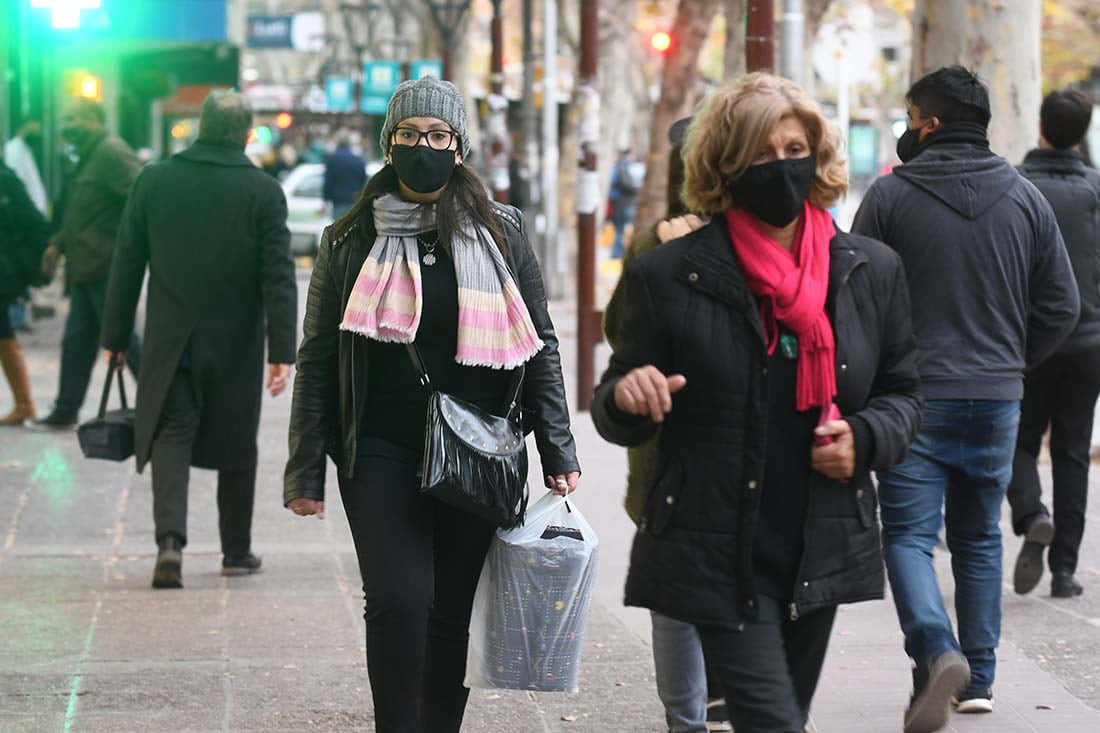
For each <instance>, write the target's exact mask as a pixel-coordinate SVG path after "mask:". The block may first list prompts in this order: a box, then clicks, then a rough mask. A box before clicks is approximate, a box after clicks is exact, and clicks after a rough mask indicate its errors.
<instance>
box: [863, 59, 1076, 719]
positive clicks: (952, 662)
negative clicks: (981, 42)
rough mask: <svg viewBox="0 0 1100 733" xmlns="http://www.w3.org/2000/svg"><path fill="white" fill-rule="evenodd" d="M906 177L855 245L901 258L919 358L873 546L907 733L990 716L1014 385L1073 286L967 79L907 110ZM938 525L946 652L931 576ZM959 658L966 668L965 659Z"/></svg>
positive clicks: (1065, 261) (1070, 300)
mask: <svg viewBox="0 0 1100 733" xmlns="http://www.w3.org/2000/svg"><path fill="white" fill-rule="evenodd" d="M906 103H907V106H908V114H909V129H908V130H907V131H906V132H905V134H904V135H903V136H902V137H901V139H900V140H899V141H898V157H899V158H901V160H902V162H903V163H904V165H901V166H899V167H897V168H895V169H894V172H893V173H892V174H891V175H888V176H885V177H883V178H880V179H879V180H878V181H876V182H875V183H874V184H873V185H872V186H871V188H870V189H869V190H868V191H867V195H866V196H865V197H864V199H863V202H862V204H861V205H860V208H859V211H858V212H857V214H856V218H855V223H854V224H853V226H852V231H853V232H857V233H859V234H863V235H866V236H869V237H875V238H877V239H881V240H882V241H883V242H885V243H886V244H887V245H889V246H890V247H891V248H893V249H894V250H896V251H897V252H898V254H900V255H901V258H902V261H904V262H905V273H906V276H907V278H908V280H909V289H910V292H911V293H912V297H913V328H914V330H915V332H916V335H917V343H918V344H920V374H921V385H922V388H923V391H924V397H925V400H926V403H925V412H924V424H923V426H922V428H921V433H920V435H919V436H918V437H917V440H916V442H915V443H914V445H913V447H912V449H911V450H910V452H909V456H908V458H907V459H906V460H905V462H904V463H902V464H901V465H899V466H897V467H896V468H895V469H893V470H891V471H886V472H883V473H881V474H879V480H880V482H881V484H880V495H881V497H882V523H883V545H884V547H885V551H886V567H887V569H888V571H889V574H890V587H891V590H892V591H893V596H894V604H895V606H896V607H897V611H898V618H899V620H900V622H901V628H902V631H903V632H904V633H905V649H906V652H907V653H908V654H909V656H910V657H911V658H912V659H913V660H914V662H915V664H916V667H915V669H914V673H913V686H914V697H913V701H912V703H911V704H910V706H909V710H908V712H907V713H906V718H905V724H906V730H907V731H912V732H914V733H918V732H919V731H933V730H938V729H939V728H940V727H942V726H943V725H945V724H946V722H947V717H948V713H949V709H950V701H951V699H952V696H953V695H955V693H958V695H957V696H956V697H955V702H956V703H957V705H956V708H957V710H958V711H959V712H963V713H970V712H973V713H978V712H989V711H991V710H992V709H993V698H992V696H993V692H992V687H993V679H994V673H995V670H996V648H997V644H998V641H999V639H1000V628H1001V555H1002V552H1003V550H1002V547H1001V529H1000V517H1001V504H1002V503H1003V501H1004V495H1005V491H1006V489H1007V488H1008V483H1009V480H1010V478H1011V473H1012V454H1013V451H1014V449H1015V446H1016V430H1017V424H1018V421H1019V416H1020V403H1019V400H1020V398H1021V397H1022V396H1023V371H1024V369H1025V367H1033V366H1035V365H1037V364H1038V363H1039V362H1041V361H1042V360H1043V359H1045V358H1046V357H1048V356H1049V355H1050V354H1051V353H1053V352H1054V350H1055V349H1056V348H1057V347H1058V345H1059V344H1060V343H1061V342H1062V341H1063V339H1065V337H1066V335H1067V334H1068V333H1069V332H1070V330H1072V328H1073V325H1074V323H1076V321H1077V313H1078V299H1077V287H1076V285H1075V284H1074V280H1073V273H1072V271H1071V270H1070V263H1069V258H1068V257H1067V256H1066V248H1065V245H1063V243H1062V236H1061V234H1059V232H1058V223H1057V221H1056V220H1055V218H1054V212H1053V211H1051V208H1050V204H1048V203H1047V201H1046V199H1044V198H1043V196H1042V195H1041V194H1040V193H1039V192H1038V191H1037V190H1035V187H1034V186H1032V185H1031V184H1030V183H1028V182H1027V180H1025V179H1024V178H1023V177H1022V176H1020V174H1019V173H1017V172H1016V169H1015V168H1013V167H1012V165H1010V164H1009V163H1008V161H1006V160H1004V159H1003V158H1001V157H999V156H997V155H995V154H994V153H993V152H991V151H990V149H989V139H988V137H987V135H986V128H987V127H988V125H989V119H990V111H989V94H988V92H987V91H986V88H985V85H984V84H982V82H981V81H980V80H979V79H978V78H977V77H976V76H974V74H972V73H971V72H969V71H967V70H966V69H963V68H961V67H957V66H956V67H948V68H943V69H940V70H938V71H934V72H932V73H931V74H928V75H927V76H925V77H924V78H922V79H920V80H919V81H917V82H916V83H915V84H913V86H912V87H911V88H910V89H909V92H908V94H907V95H906ZM945 522H946V527H947V545H948V547H949V548H950V550H951V558H952V570H953V573H954V578H955V608H956V610H957V612H958V619H959V638H958V639H957V640H956V638H955V634H954V631H953V629H952V627H951V620H950V619H949V618H948V616H947V611H946V609H945V608H944V604H943V597H942V596H941V594H940V590H939V586H938V585H937V583H936V576H935V570H934V568H933V566H932V549H933V548H934V547H935V545H936V541H937V534H938V532H939V530H940V528H941V527H943V526H944V524H945ZM960 651H961V653H960Z"/></svg>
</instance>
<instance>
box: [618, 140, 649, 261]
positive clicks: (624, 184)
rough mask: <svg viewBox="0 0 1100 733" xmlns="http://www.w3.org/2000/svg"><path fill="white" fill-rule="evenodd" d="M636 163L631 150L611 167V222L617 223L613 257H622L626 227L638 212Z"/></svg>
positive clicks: (620, 156) (639, 184) (638, 182)
mask: <svg viewBox="0 0 1100 733" xmlns="http://www.w3.org/2000/svg"><path fill="white" fill-rule="evenodd" d="M635 166H636V163H635V161H634V158H633V156H632V155H631V154H630V151H629V150H624V151H622V152H621V153H620V154H619V161H618V162H617V163H615V167H614V168H612V169H611V223H612V224H614V225H615V243H614V244H613V245H611V257H612V259H616V260H618V259H621V258H622V256H623V249H624V248H625V245H624V241H623V235H624V233H625V232H626V227H627V225H629V224H632V223H633V222H634V215H635V214H637V213H638V192H639V191H640V190H641V188H642V186H641V181H639V180H638V176H637V174H636V173H635Z"/></svg>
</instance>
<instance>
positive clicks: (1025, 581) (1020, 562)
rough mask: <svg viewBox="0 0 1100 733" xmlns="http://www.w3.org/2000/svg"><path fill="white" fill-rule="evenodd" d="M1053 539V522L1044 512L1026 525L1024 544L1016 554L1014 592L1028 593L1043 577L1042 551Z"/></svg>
mask: <svg viewBox="0 0 1100 733" xmlns="http://www.w3.org/2000/svg"><path fill="white" fill-rule="evenodd" d="M1053 540H1054V522H1053V521H1051V518H1050V517H1048V516H1047V515H1045V514H1039V515H1038V516H1036V517H1035V518H1034V519H1032V520H1031V522H1030V523H1028V525H1027V532H1026V533H1024V544H1023V546H1021V547H1020V554H1019V555H1017V556H1016V572H1015V573H1014V574H1013V577H1012V581H1013V586H1014V587H1015V589H1016V592H1017V593H1019V594H1021V595H1023V594H1024V593H1030V592H1031V591H1032V589H1034V588H1035V586H1037V585H1039V579H1040V578H1042V577H1043V553H1044V552H1045V551H1046V549H1047V547H1049V546H1050V543H1051V542H1052V541H1053Z"/></svg>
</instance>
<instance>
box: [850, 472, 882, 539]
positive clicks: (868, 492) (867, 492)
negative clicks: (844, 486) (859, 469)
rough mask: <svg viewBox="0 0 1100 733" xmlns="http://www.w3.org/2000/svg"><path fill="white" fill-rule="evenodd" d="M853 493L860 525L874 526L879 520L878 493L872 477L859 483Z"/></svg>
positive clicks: (865, 526) (867, 527)
mask: <svg viewBox="0 0 1100 733" xmlns="http://www.w3.org/2000/svg"><path fill="white" fill-rule="evenodd" d="M853 493H854V496H855V502H856V511H857V513H858V514H859V524H860V526H861V527H863V528H864V529H870V528H871V527H874V526H875V525H876V524H877V522H878V495H877V494H876V493H875V487H874V486H873V485H872V484H871V481H870V479H867V478H865V479H864V480H862V481H860V482H859V483H857V484H856V485H855V489H854V491H853Z"/></svg>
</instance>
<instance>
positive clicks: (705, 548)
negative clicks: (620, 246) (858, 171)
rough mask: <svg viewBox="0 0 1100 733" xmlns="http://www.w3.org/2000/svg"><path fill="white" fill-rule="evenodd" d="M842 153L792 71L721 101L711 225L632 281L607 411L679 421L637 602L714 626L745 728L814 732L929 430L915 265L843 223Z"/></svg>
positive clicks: (704, 189)
mask: <svg viewBox="0 0 1100 733" xmlns="http://www.w3.org/2000/svg"><path fill="white" fill-rule="evenodd" d="M840 144H841V143H840V138H839V135H838V134H837V131H836V130H835V128H833V127H832V126H831V125H830V124H829V122H828V121H827V120H826V119H825V118H824V116H823V115H822V114H821V111H820V110H819V109H818V107H817V105H816V104H815V103H814V102H813V100H812V98H811V97H810V96H809V95H808V94H807V93H806V92H805V91H804V90H803V89H801V88H800V87H799V86H798V85H796V84H794V83H793V82H790V81H787V80H785V79H782V78H780V77H776V76H772V75H770V74H762V73H755V74H749V75H746V76H743V77H741V78H739V79H738V80H736V81H734V82H730V83H728V84H726V85H725V86H723V87H721V88H719V89H718V90H716V91H715V92H713V93H711V95H709V96H708V97H707V99H706V101H705V102H704V103H703V107H702V109H701V110H700V111H699V112H698V114H696V115H695V117H694V119H693V122H692V123H691V127H690V128H689V129H688V132H687V138H686V141H685V145H684V165H685V183H684V202H685V204H686V205H687V207H688V209H689V210H691V211H695V212H698V213H699V214H702V215H708V216H710V217H711V220H710V223H709V224H707V225H706V226H704V227H702V228H700V229H697V230H696V231H694V232H692V233H690V234H688V235H687V236H685V237H682V238H680V239H676V240H675V241H671V242H669V243H667V244H663V245H661V246H660V247H656V248H655V249H653V250H651V251H650V252H648V253H647V254H645V255H642V256H641V257H640V258H638V259H636V260H635V261H634V262H632V263H631V265H630V267H628V268H627V271H626V276H625V277H626V285H625V291H624V299H623V300H624V302H623V312H624V317H623V320H622V326H621V327H620V330H619V343H618V344H617V348H616V349H615V351H614V353H613V354H612V357H611V363H610V366H609V368H608V370H607V372H606V373H605V374H604V376H603V380H602V382H601V384H600V386H599V387H598V388H597V389H596V394H595V400H594V402H593V407H592V417H593V420H594V422H595V424H596V427H597V429H598V430H599V431H600V434H601V435H603V436H604V437H605V438H606V439H608V440H610V441H612V442H615V443H618V444H621V445H627V446H637V445H641V444H643V443H644V442H645V441H646V440H648V439H650V438H651V437H652V436H653V435H654V434H656V432H657V431H658V428H660V440H659V443H658V447H657V458H656V463H655V468H654V470H653V474H652V476H651V479H650V484H649V485H650V487H651V488H650V491H649V494H648V496H647V497H646V502H645V505H644V507H643V509H642V514H641V521H640V523H639V526H638V533H637V535H636V537H635V539H634V548H633V551H632V553H631V559H630V570H629V574H628V576H627V583H626V602H627V603H628V604H630V605H637V606H643V607H646V608H649V609H651V610H653V611H657V612H658V613H660V614H661V615H662V616H667V617H670V618H673V619H676V620H679V621H686V622H689V623H691V624H692V625H694V626H695V627H696V629H697V630H698V633H699V636H700V639H701V641H702V645H703V649H704V650H705V656H706V660H707V663H708V664H709V665H710V667H711V668H712V669H713V671H714V673H715V675H716V676H717V677H718V679H719V681H720V682H721V685H722V688H723V691H724V692H725V697H726V701H727V703H728V706H729V714H730V718H731V722H732V723H733V728H734V730H735V731H737V733H763V732H764V731H768V732H770V733H800V732H801V731H802V730H803V728H804V726H805V725H806V723H807V720H808V717H809V709H810V705H811V702H812V700H813V695H814V691H815V689H816V687H817V682H818V679H819V677H820V674H821V669H822V665H823V663H824V660H825V652H826V649H827V647H828V642H829V635H830V632H831V630H832V627H833V621H834V618H835V616H836V609H837V606H838V605H839V604H841V603H853V602H856V601H863V600H868V599H872V598H881V597H882V594H883V586H884V573H883V567H882V555H881V550H880V545H879V530H878V525H877V522H876V520H875V488H874V485H873V483H872V482H871V477H870V472H871V470H882V469H884V468H887V467H889V466H891V465H893V464H894V463H896V462H897V461H898V460H900V459H901V457H902V456H903V455H904V453H905V450H906V447H907V446H908V444H909V441H910V440H911V439H912V437H913V435H914V434H915V433H916V430H917V426H918V424H919V422H920V395H919V388H918V379H917V372H916V344H915V342H914V340H913V335H912V330H911V328H910V325H909V301H908V292H907V289H906V287H905V278H904V273H903V271H902V267H901V262H900V260H899V258H898V257H897V255H895V254H894V253H892V252H890V251H889V249H887V248H886V247H884V246H883V245H882V244H881V243H879V242H874V241H872V240H869V239H866V238H864V237H858V236H853V235H849V234H844V233H842V232H840V231H838V230H837V228H836V225H835V224H834V222H833V220H832V217H831V216H829V214H828V212H827V211H826V209H827V208H828V207H829V206H831V205H832V203H833V202H834V201H835V200H836V199H837V198H839V197H840V196H841V195H843V194H844V192H845V190H846V188H847V172H846V170H845V167H844V161H843V159H842V158H841V157H840V151H839V146H840ZM826 294H828V298H826ZM838 411H839V413H840V414H842V415H843V417H833V416H834V415H836V413H837V412H838ZM815 443H817V445H815Z"/></svg>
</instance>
